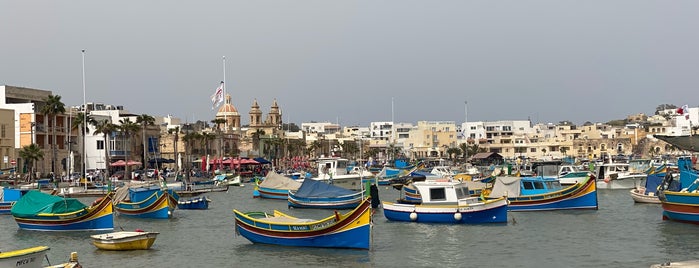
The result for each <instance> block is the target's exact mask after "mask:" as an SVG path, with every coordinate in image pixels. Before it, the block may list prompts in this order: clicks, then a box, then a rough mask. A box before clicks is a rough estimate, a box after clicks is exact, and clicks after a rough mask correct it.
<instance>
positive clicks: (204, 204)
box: [177, 196, 211, 209]
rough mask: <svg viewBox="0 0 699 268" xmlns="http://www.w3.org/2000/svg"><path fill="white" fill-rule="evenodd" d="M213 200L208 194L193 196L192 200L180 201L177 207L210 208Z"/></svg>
mask: <svg viewBox="0 0 699 268" xmlns="http://www.w3.org/2000/svg"><path fill="white" fill-rule="evenodd" d="M209 202H211V200H210V199H209V198H207V197H206V196H202V197H197V198H192V199H190V200H185V201H178V202H177V208H179V209H208V208H209Z"/></svg>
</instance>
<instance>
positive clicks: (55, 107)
mask: <svg viewBox="0 0 699 268" xmlns="http://www.w3.org/2000/svg"><path fill="white" fill-rule="evenodd" d="M44 101H45V102H46V104H45V105H44V106H43V107H41V113H43V114H44V115H45V116H46V117H52V118H51V122H52V125H51V136H52V138H53V139H52V142H51V176H52V178H53V179H55V176H56V149H57V148H56V116H57V115H59V114H64V113H65V112H66V108H65V104H63V102H61V96H59V95H49V96H48V97H47V98H46V99H45V100H44Z"/></svg>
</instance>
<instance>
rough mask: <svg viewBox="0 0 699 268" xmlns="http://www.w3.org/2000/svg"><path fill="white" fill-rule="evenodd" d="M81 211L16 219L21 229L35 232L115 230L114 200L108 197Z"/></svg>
mask: <svg viewBox="0 0 699 268" xmlns="http://www.w3.org/2000/svg"><path fill="white" fill-rule="evenodd" d="M99 200H100V201H99V202H98V203H97V204H95V205H93V206H90V207H88V208H85V209H82V210H80V211H76V212H71V213H63V214H48V213H47V214H39V215H36V216H33V217H16V216H14V218H15V222H17V225H18V226H19V228H20V229H25V230H34V231H102V230H113V229H114V214H113V206H112V198H111V197H110V195H107V196H106V197H104V198H101V199H99Z"/></svg>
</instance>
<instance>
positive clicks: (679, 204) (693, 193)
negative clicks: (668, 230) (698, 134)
mask: <svg viewBox="0 0 699 268" xmlns="http://www.w3.org/2000/svg"><path fill="white" fill-rule="evenodd" d="M677 167H678V168H679V170H680V181H679V183H678V182H676V181H675V180H674V178H673V177H672V176H666V177H665V178H666V179H665V180H664V181H663V183H662V184H661V186H660V187H661V191H660V192H659V196H658V197H659V198H660V202H661V203H662V207H663V220H673V221H680V222H688V223H694V224H699V193H697V189H698V188H699V182H698V181H697V177H698V176H697V174H698V172H697V170H695V169H694V168H693V164H692V160H691V158H689V157H681V158H679V159H678V160H677ZM673 188H675V189H673Z"/></svg>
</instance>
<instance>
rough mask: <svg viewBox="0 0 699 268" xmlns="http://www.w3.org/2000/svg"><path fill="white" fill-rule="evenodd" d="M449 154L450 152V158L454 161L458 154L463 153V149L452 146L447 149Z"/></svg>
mask: <svg viewBox="0 0 699 268" xmlns="http://www.w3.org/2000/svg"><path fill="white" fill-rule="evenodd" d="M447 154H449V159H451V160H452V163H453V161H454V158H456V156H457V155H461V149H459V148H456V147H452V148H449V149H447Z"/></svg>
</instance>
